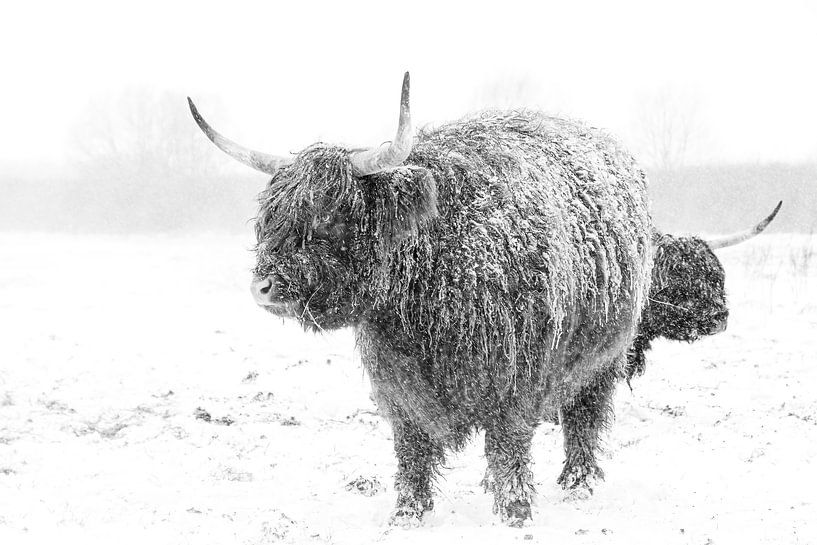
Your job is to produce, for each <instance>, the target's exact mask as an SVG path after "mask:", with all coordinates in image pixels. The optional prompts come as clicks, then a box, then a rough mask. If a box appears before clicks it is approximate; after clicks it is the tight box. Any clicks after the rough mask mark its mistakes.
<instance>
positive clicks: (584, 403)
mask: <svg viewBox="0 0 817 545" xmlns="http://www.w3.org/2000/svg"><path fill="white" fill-rule="evenodd" d="M617 377H618V375H617V372H616V370H615V369H609V370H607V371H604V372H602V373H601V374H599V375H598V376H597V377H596V378H595V380H594V381H593V382H591V383H590V384H588V385H587V386H585V387H584V388H582V390H581V391H580V392H579V394H578V395H577V396H576V398H575V399H574V400H573V402H572V403H570V404H569V405H566V406H564V407H562V410H561V422H562V433H563V435H564V442H565V443H564V447H565V457H566V459H565V464H564V469H563V470H562V474H561V475H559V480H558V482H559V484H561V485H562V488H564V489H566V490H567V489H577V488H578V489H584V490H586V491H587V492H589V493H591V494H592V493H593V488H592V486H593V485H592V483H593V480H594V479H604V472H603V471H602V470H601V468H599V466H598V464H597V462H596V453H597V451H598V448H599V434H600V433H601V432H602V431H603V430H604V429H605V428H606V427H607V426H608V424H609V423H610V420H611V419H612V416H613V392H614V391H615V385H616V380H617Z"/></svg>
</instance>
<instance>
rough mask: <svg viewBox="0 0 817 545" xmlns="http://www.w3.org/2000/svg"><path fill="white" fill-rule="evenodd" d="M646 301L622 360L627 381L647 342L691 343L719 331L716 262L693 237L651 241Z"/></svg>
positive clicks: (721, 302)
mask: <svg viewBox="0 0 817 545" xmlns="http://www.w3.org/2000/svg"><path fill="white" fill-rule="evenodd" d="M654 245H655V248H656V250H655V258H654V261H653V270H652V285H651V287H650V296H649V299H648V301H647V304H646V305H645V306H644V310H643V311H642V313H641V322H640V324H639V326H638V335H637V336H636V339H635V341H634V342H633V346H632V348H631V349H630V352H629V353H628V355H627V381H628V382H629V381H630V380H631V379H632V377H633V376H635V375H641V374H643V373H644V371H645V369H646V359H645V354H644V353H645V351H647V350H649V349H650V346H651V343H652V341H653V340H655V339H657V338H659V337H664V338H667V339H672V340H678V341H687V342H690V343H691V342H695V341H697V340H698V339H699V338H701V337H703V336H707V335H714V334H715V333H719V332H721V331H723V330H724V329H725V327H726V321H727V319H728V317H729V310H728V309H727V308H726V294H725V291H724V271H723V266H722V265H721V262H720V260H719V259H718V258H717V257H716V256H715V253H714V252H713V251H712V249H711V248H710V247H709V245H707V243H706V242H705V241H704V240H702V239H700V238H698V237H677V236H673V235H664V234H658V235H655V236H654Z"/></svg>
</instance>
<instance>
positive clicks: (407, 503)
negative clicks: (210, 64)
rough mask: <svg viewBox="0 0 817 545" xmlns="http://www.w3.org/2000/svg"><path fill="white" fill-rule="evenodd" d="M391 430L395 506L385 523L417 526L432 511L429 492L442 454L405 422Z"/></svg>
mask: <svg viewBox="0 0 817 545" xmlns="http://www.w3.org/2000/svg"><path fill="white" fill-rule="evenodd" d="M392 427H393V430H394V452H395V454H396V455H397V476H396V477H395V489H396V490H397V505H396V507H395V510H394V513H393V514H392V517H391V519H390V521H389V522H390V523H391V524H393V525H398V526H417V525H418V524H419V523H420V520H421V519H422V517H423V514H424V513H425V512H426V511H430V510H431V509H433V508H434V500H433V498H432V491H431V488H432V485H433V484H434V479H435V477H436V476H437V475H438V473H439V469H440V466H441V465H442V463H443V461H444V460H445V450H444V447H443V446H442V445H441V444H439V443H438V442H435V441H434V440H432V439H431V438H430V437H429V435H428V434H427V433H426V432H424V431H422V430H421V429H420V428H418V427H417V426H416V425H415V424H413V423H411V422H409V421H406V420H402V421H397V422H394V423H393V424H392Z"/></svg>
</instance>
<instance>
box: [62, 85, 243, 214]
mask: <svg viewBox="0 0 817 545" xmlns="http://www.w3.org/2000/svg"><path fill="white" fill-rule="evenodd" d="M212 102H213V101H210V103H211V106H210V108H211V110H212V109H213V108H214V105H213V104H212ZM215 106H217V105H215ZM73 138H74V142H73V143H74V146H73V147H74V150H75V159H76V161H75V164H76V166H77V171H78V172H77V180H76V181H75V183H73V184H72V186H71V190H70V191H67V192H66V193H65V195H64V200H65V201H66V206H68V207H71V208H72V209H73V210H74V212H75V214H74V216H75V217H80V218H82V217H85V218H87V217H88V216H94V215H96V216H100V217H102V218H104V222H103V223H106V224H107V225H108V226H110V227H112V228H114V229H117V228H118V229H119V230H132V229H136V230H163V229H176V228H183V227H189V226H190V225H193V224H196V225H202V224H206V222H207V221H208V220H207V218H206V217H207V216H208V214H209V215H210V216H212V215H213V214H214V213H215V211H216V210H217V209H218V208H219V207H222V208H225V207H226V206H228V205H229V204H232V203H235V202H237V201H240V199H241V198H242V195H243V198H244V199H246V200H247V201H250V200H251V196H252V195H253V194H254V192H253V191H251V190H249V189H248V188H246V187H243V185H241V184H240V185H239V186H238V187H237V186H236V184H235V183H232V184H231V183H227V182H226V180H225V177H226V175H227V173H226V172H225V170H224V169H225V167H226V166H227V165H228V162H227V161H225V160H224V159H223V158H222V157H220V155H219V154H218V153H216V152H215V151H214V150H213V149H212V146H209V145H208V143H207V142H206V139H204V138H203V137H202V135H201V133H200V132H199V131H198V129H197V128H196V126H195V123H194V122H193V120H192V118H191V116H190V112H189V111H188V108H187V101H186V99H185V97H184V96H182V95H177V94H174V93H169V92H152V91H149V90H145V89H130V90H127V91H126V92H124V93H122V94H119V95H116V96H108V97H103V98H100V99H97V100H95V101H93V102H92V103H90V104H89V105H88V107H87V108H86V109H85V111H84V112H83V114H82V116H81V117H80V119H78V121H77V123H76V124H75V127H74V131H73ZM225 214H226V215H228V216H229V215H230V214H229V213H228V212H226V211H225ZM219 215H222V216H224V214H221V213H219Z"/></svg>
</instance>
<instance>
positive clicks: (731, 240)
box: [706, 201, 783, 250]
mask: <svg viewBox="0 0 817 545" xmlns="http://www.w3.org/2000/svg"><path fill="white" fill-rule="evenodd" d="M782 205H783V201H780V202H779V203H777V206H775V207H774V211H772V213H771V214H769V215H768V216H767V217H766V219H764V220H763V221H761V222H760V223H758V224H757V225H755V226H754V227H752V228H751V229H747V230H745V231H741V232H739V233H735V234H732V235H726V236H723V237H718V238H715V239H712V240H707V241H706V243H707V244H708V245H709V247H710V248H712V249H713V250H717V249H719V248H726V247H727V246H734V245H735V244H738V243H740V242H743V241H745V240H748V239H750V238H752V237H753V236H755V235H759V234H760V233H761V232H763V230H764V229H765V228H766V227H767V226H768V225H769V224H770V223H771V222H772V220H773V219H774V217H775V216H776V215H777V212H778V211H779V210H780V207H781V206H782Z"/></svg>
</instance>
